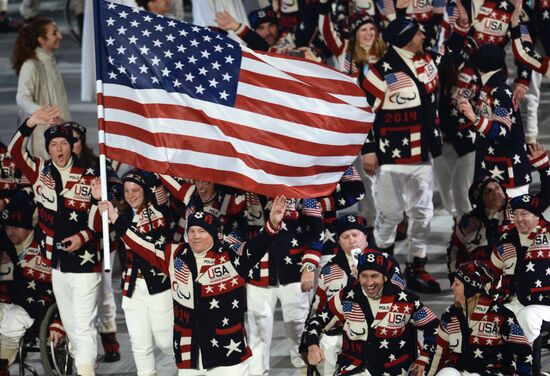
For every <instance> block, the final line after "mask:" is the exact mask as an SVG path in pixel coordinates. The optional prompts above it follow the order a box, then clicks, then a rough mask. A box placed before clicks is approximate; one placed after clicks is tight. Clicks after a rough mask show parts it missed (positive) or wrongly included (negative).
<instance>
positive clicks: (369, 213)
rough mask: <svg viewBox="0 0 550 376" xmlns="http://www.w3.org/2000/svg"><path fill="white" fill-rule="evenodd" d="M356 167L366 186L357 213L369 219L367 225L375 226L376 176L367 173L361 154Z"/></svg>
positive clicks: (356, 161)
mask: <svg viewBox="0 0 550 376" xmlns="http://www.w3.org/2000/svg"><path fill="white" fill-rule="evenodd" d="M355 168H356V169H357V172H359V176H361V181H362V182H363V186H364V187H365V197H363V199H362V200H361V201H359V203H358V207H357V214H358V215H360V216H362V217H364V218H365V219H366V220H367V227H373V226H374V218H376V207H375V206H374V185H375V176H370V175H367V174H366V173H365V170H364V169H363V157H362V156H359V158H357V159H356V160H355ZM369 240H370V239H369Z"/></svg>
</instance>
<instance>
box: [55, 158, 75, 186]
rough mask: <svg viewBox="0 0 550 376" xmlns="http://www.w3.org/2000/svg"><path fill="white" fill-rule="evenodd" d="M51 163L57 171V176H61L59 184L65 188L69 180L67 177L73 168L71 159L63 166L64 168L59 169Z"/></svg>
mask: <svg viewBox="0 0 550 376" xmlns="http://www.w3.org/2000/svg"><path fill="white" fill-rule="evenodd" d="M52 163H53V165H54V166H55V168H56V169H57V171H59V175H61V182H62V184H63V187H65V185H66V184H67V181H68V180H69V175H70V174H71V168H72V167H73V157H71V159H69V162H68V163H67V164H66V165H65V167H59V166H58V165H57V164H56V163H55V162H54V161H53V160H52Z"/></svg>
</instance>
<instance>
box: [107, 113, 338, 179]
mask: <svg viewBox="0 0 550 376" xmlns="http://www.w3.org/2000/svg"><path fill="white" fill-rule="evenodd" d="M110 127H113V130H111V129H110V128H109V134H112V135H114V134H117V135H121V136H127V137H132V138H133V139H135V140H139V141H142V142H144V143H147V144H149V145H150V146H154V147H166V148H173V149H181V148H182V147H183V146H185V150H188V151H192V152H198V153H207V154H211V155H218V156H224V157H237V158H239V159H241V160H242V161H243V162H244V163H245V164H246V165H247V166H248V167H250V168H255V169H258V168H261V169H263V170H269V171H270V173H271V174H273V175H279V176H296V177H298V176H307V175H315V174H318V173H336V172H338V171H340V170H341V169H340V168H339V166H309V167H297V166H294V167H292V168H289V167H288V166H287V165H284V164H280V163H274V162H269V161H264V160H261V159H258V158H255V157H253V156H251V155H248V154H244V153H239V152H237V151H236V150H235V149H234V147H233V146H232V145H231V143H229V142H223V141H217V140H209V139H204V138H200V137H193V136H179V135H173V134H169V133H151V132H148V131H146V130H143V129H141V128H137V127H133V126H132V125H130V124H124V123H118V122H111V125H110ZM115 127H116V129H115ZM173 162H174V161H173Z"/></svg>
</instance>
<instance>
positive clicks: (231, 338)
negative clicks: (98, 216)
mask: <svg viewBox="0 0 550 376" xmlns="http://www.w3.org/2000/svg"><path fill="white" fill-rule="evenodd" d="M128 226H129V223H128V222H127V221H126V220H125V219H124V218H123V217H122V216H120V217H119V218H118V220H117V221H116V222H115V224H114V227H115V230H116V232H117V234H118V235H119V236H120V237H121V239H122V241H123V242H124V243H125V244H126V245H127V246H128V247H129V248H131V249H132V250H133V251H134V252H136V253H137V254H139V255H140V256H141V257H143V258H144V259H146V260H147V261H148V262H149V263H151V265H153V266H155V267H156V268H158V269H159V270H161V271H162V272H163V273H165V274H166V275H169V276H170V283H171V288H172V298H173V301H174V333H173V334H174V337H173V340H174V355H175V359H176V366H177V367H178V368H180V369H198V368H199V363H198V362H199V350H200V355H201V358H202V366H203V368H204V369H210V368H214V367H221V366H231V365H235V364H239V363H241V362H243V361H245V360H246V359H248V358H249V357H250V355H251V354H252V352H251V350H250V348H249V347H248V343H247V339H246V330H245V327H244V314H245V312H246V289H245V287H246V280H247V275H248V271H249V270H250V269H251V268H252V267H253V266H254V265H255V264H256V263H257V262H258V260H259V259H260V258H261V257H262V256H263V254H264V253H265V252H266V250H267V249H268V247H269V244H270V243H271V241H272V240H273V237H274V236H275V234H276V232H275V231H274V230H273V229H272V226H271V224H269V223H268V224H266V226H265V227H264V230H263V231H261V232H260V233H259V234H258V236H256V237H255V238H253V239H250V240H249V241H247V242H246V243H244V244H242V247H240V249H239V252H237V253H235V252H233V251H232V250H230V249H229V248H227V247H225V246H221V245H220V243H219V242H216V243H215V244H214V246H213V247H212V248H211V249H210V250H208V251H206V255H205V258H204V264H203V266H202V268H201V269H200V270H197V262H196V259H195V256H194V254H193V251H192V250H191V248H190V247H189V245H188V244H186V243H169V244H166V245H164V244H160V243H158V242H157V243H155V242H154V241H151V240H148V239H147V237H146V236H143V234H141V233H140V232H139V230H138V229H137V227H135V226H131V227H130V228H128Z"/></svg>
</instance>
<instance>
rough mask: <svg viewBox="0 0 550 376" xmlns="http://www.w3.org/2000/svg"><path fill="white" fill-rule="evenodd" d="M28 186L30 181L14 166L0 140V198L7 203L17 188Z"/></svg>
mask: <svg viewBox="0 0 550 376" xmlns="http://www.w3.org/2000/svg"><path fill="white" fill-rule="evenodd" d="M29 186H30V182H29V181H28V179H27V178H26V177H25V175H23V174H22V173H21V170H19V169H18V168H17V167H16V165H15V162H14V160H13V158H12V157H11V155H10V154H9V153H8V148H7V147H6V145H4V144H3V143H1V142H0V199H3V200H4V201H5V203H6V204H7V203H8V202H9V201H10V198H11V196H13V195H14V194H15V192H16V191H17V190H18V189H21V188H24V187H29Z"/></svg>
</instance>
